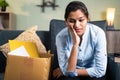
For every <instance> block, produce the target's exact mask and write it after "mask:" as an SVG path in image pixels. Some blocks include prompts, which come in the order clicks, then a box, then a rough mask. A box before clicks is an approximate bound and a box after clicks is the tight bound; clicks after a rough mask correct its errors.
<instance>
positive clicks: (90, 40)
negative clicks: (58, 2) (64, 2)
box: [53, 1, 107, 80]
mask: <svg viewBox="0 0 120 80" xmlns="http://www.w3.org/2000/svg"><path fill="white" fill-rule="evenodd" d="M64 18H65V22H66V25H67V26H66V28H64V29H63V30H62V31H60V32H59V33H58V35H57V37H56V46H57V55H58V62H59V67H60V68H57V69H55V70H54V71H53V76H54V77H55V78H56V79H57V80H104V75H105V73H106V66H107V51H106V36H105V33H104V31H103V30H102V29H101V28H99V27H98V26H96V25H93V24H90V23H88V21H89V13H88V10H87V7H86V6H85V4H84V3H82V2H80V1H72V2H70V3H69V4H68V6H67V7H66V10H65V15H64Z"/></svg>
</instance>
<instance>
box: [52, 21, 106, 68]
mask: <svg viewBox="0 0 120 80" xmlns="http://www.w3.org/2000/svg"><path fill="white" fill-rule="evenodd" d="M90 23H93V24H95V25H97V26H99V27H100V28H102V29H103V30H106V21H105V20H100V21H90ZM65 27H66V23H65V21H64V20H58V19H52V20H51V21H50V41H51V42H50V50H51V52H52V53H54V56H55V57H54V59H55V60H54V61H55V63H54V64H56V63H57V54H56V53H57V51H56V46H55V42H56V41H55V38H56V35H57V34H58V32H60V31H61V30H62V29H63V28H65ZM57 66H58V65H55V66H54V67H57Z"/></svg>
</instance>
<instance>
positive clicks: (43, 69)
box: [4, 54, 53, 80]
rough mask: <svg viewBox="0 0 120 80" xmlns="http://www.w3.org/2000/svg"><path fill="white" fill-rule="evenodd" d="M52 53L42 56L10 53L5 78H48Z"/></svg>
mask: <svg viewBox="0 0 120 80" xmlns="http://www.w3.org/2000/svg"><path fill="white" fill-rule="evenodd" d="M52 56H53V55H52V54H41V56H40V58H31V57H23V56H14V55H8V57H7V66H6V71H5V77H4V80H48V79H49V72H50V66H51V57H52Z"/></svg>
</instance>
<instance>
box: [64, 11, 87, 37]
mask: <svg viewBox="0 0 120 80" xmlns="http://www.w3.org/2000/svg"><path fill="white" fill-rule="evenodd" d="M87 21H88V19H87V17H86V16H85V15H84V13H83V12H81V10H76V11H73V12H70V14H69V16H68V18H67V20H66V24H67V26H68V28H73V29H74V30H75V31H76V33H77V35H78V36H82V35H83V34H84V32H85V30H86V24H87Z"/></svg>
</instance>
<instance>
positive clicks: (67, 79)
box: [55, 76, 105, 80]
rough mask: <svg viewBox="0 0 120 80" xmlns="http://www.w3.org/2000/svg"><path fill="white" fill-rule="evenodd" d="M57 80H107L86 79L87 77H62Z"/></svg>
mask: <svg viewBox="0 0 120 80" xmlns="http://www.w3.org/2000/svg"><path fill="white" fill-rule="evenodd" d="M55 80H105V77H101V78H91V77H86V76H81V77H66V76H61V77H60V78H58V79H55Z"/></svg>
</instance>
